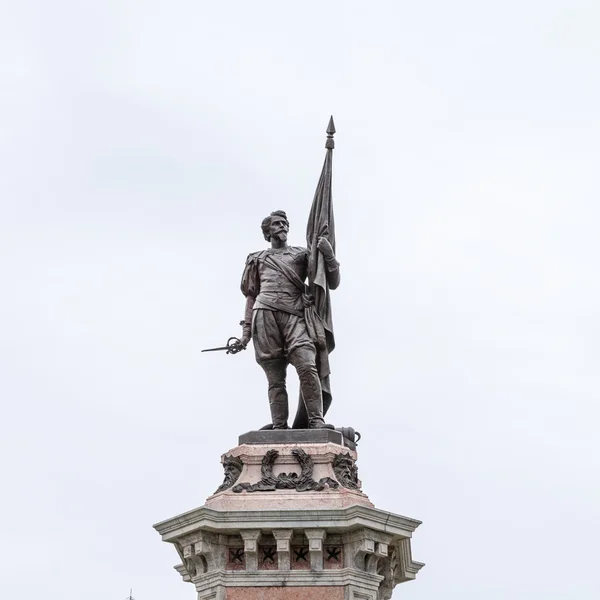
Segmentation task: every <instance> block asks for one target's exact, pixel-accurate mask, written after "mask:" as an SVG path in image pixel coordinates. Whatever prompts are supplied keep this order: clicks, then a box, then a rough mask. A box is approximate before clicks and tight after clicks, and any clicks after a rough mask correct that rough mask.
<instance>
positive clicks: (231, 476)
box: [215, 456, 244, 494]
mask: <svg viewBox="0 0 600 600" xmlns="http://www.w3.org/2000/svg"><path fill="white" fill-rule="evenodd" d="M243 466H244V465H243V463H242V461H241V460H240V459H239V458H238V457H237V456H226V457H225V459H224V460H223V471H224V472H225V478H224V479H223V483H222V484H221V485H220V486H219V488H218V489H217V491H216V492H215V494H218V493H219V492H224V491H225V490H228V489H229V488H230V487H232V486H233V484H234V483H235V482H236V481H237V480H238V478H239V476H240V474H241V473H242V468H243Z"/></svg>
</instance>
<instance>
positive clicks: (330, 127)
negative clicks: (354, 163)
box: [325, 115, 335, 150]
mask: <svg viewBox="0 0 600 600" xmlns="http://www.w3.org/2000/svg"><path fill="white" fill-rule="evenodd" d="M334 133H335V124H334V122H333V115H332V116H331V118H330V119H329V125H327V141H326V142H325V148H327V150H333V149H334V148H335V142H334V141H333V134H334Z"/></svg>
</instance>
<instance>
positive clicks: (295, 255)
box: [241, 246, 314, 362]
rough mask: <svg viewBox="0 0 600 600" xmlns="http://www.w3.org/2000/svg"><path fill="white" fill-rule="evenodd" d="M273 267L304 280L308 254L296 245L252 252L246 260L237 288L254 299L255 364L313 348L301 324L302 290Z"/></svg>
mask: <svg viewBox="0 0 600 600" xmlns="http://www.w3.org/2000/svg"><path fill="white" fill-rule="evenodd" d="M277 264H283V268H285V267H287V268H289V269H291V270H293V271H294V273H295V274H296V275H297V276H298V278H299V280H301V281H304V280H305V279H306V272H307V267H308V251H307V250H306V248H300V247H297V246H288V247H286V248H284V249H281V250H274V249H267V250H262V251H260V252H253V253H252V254H250V255H249V256H248V259H247V260H246V267H245V269H244V274H243V275H242V284H241V289H242V293H243V294H244V296H251V297H253V298H255V303H254V308H253V315H252V338H253V339H254V350H255V352H256V360H257V361H258V362H263V361H265V360H272V359H278V358H284V357H287V356H289V354H290V353H291V352H293V351H294V350H295V349H296V348H299V347H301V346H312V347H314V344H313V342H312V341H311V339H310V337H309V335H308V333H307V330H306V324H305V322H304V304H303V301H302V294H303V290H300V288H299V287H298V286H297V285H294V283H292V281H290V279H289V278H288V277H287V276H286V275H285V273H284V272H282V271H281V270H279V269H278V268H277Z"/></svg>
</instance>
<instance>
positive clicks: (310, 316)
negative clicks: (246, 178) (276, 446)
mask: <svg viewBox="0 0 600 600" xmlns="http://www.w3.org/2000/svg"><path fill="white" fill-rule="evenodd" d="M334 133H335V126H334V123H333V117H332V118H331V119H330V121H329V126H328V127H327V141H326V143H325V148H326V149H327V151H326V155H325V163H324V164H323V170H322V172H321V177H320V179H319V183H318V185H317V190H316V192H315V196H314V199H313V203H312V207H311V211H310V215H309V219H308V225H307V228H306V246H307V247H306V248H301V247H298V246H288V244H287V239H288V231H289V222H288V220H287V216H286V214H285V212H283V211H281V210H277V211H275V212H272V213H271V214H270V215H269V216H268V217H266V218H265V219H263V222H262V232H263V235H264V237H265V240H267V241H268V242H270V243H271V247H270V248H268V249H266V250H261V251H259V252H253V253H252V254H250V255H249V256H248V259H247V260H246V267H245V269H244V274H243V276H242V285H241V289H242V293H243V294H244V296H246V310H245V315H244V320H243V321H242V325H243V335H242V339H241V340H237V339H236V338H230V339H229V341H228V343H227V346H225V347H223V348H211V349H210V350H227V353H228V354H236V353H237V352H239V351H240V350H242V349H244V348H245V347H246V346H247V345H248V343H249V342H250V340H253V342H254V351H255V354H256V361H257V362H258V364H259V365H260V366H261V367H262V368H263V370H264V372H265V374H266V376H267V381H268V384H269V388H268V393H269V405H270V408H271V420H272V424H271V425H267V427H266V428H271V427H272V428H273V429H288V416H289V408H288V395H287V390H286V386H285V379H286V372H287V366H288V364H289V363H291V364H292V365H293V366H294V367H295V369H296V371H297V373H298V377H299V379H300V400H299V402H298V410H297V413H296V417H295V419H294V422H293V425H292V428H293V429H322V428H328V429H334V426H333V425H327V424H326V423H325V421H324V420H323V416H324V415H325V413H326V412H327V410H328V409H329V406H330V404H331V390H330V387H329V373H330V370H329V353H330V352H331V351H332V350H333V348H334V346H335V341H334V336H333V323H332V319H331V305H330V301H329V290H330V289H332V290H334V289H336V288H337V287H338V285H339V283H340V270H339V268H340V265H339V263H338V261H337V260H336V258H335V227H334V219H333V207H332V203H331V165H332V154H333V148H334V142H333V134H334Z"/></svg>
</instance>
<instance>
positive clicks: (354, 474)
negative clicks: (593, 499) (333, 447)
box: [333, 454, 360, 490]
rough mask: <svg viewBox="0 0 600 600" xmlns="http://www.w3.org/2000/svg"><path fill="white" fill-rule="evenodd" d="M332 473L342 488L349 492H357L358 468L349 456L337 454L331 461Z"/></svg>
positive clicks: (358, 486)
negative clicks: (349, 490)
mask: <svg viewBox="0 0 600 600" xmlns="http://www.w3.org/2000/svg"><path fill="white" fill-rule="evenodd" d="M333 471H334V473H335V476H336V479H337V480H338V481H339V482H340V484H341V485H342V486H344V487H345V488H348V489H351V490H358V489H359V488H360V483H359V481H358V468H357V467H356V464H355V462H354V461H353V460H352V457H351V456H350V455H349V454H338V455H337V456H336V457H335V460H334V461H333Z"/></svg>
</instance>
